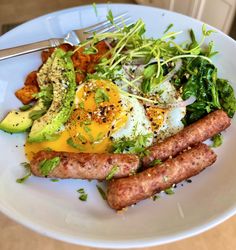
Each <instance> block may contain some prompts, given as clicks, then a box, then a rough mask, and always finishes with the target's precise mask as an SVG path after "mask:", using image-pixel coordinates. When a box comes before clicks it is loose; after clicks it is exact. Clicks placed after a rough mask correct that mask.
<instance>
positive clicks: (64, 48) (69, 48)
mask: <svg viewBox="0 0 236 250" xmlns="http://www.w3.org/2000/svg"><path fill="white" fill-rule="evenodd" d="M59 48H60V49H63V50H64V51H66V52H67V51H70V50H73V49H74V47H73V46H71V45H70V44H68V43H63V44H61V45H60V46H59Z"/></svg>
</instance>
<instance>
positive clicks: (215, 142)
mask: <svg viewBox="0 0 236 250" xmlns="http://www.w3.org/2000/svg"><path fill="white" fill-rule="evenodd" d="M211 140H212V141H213V144H212V147H214V148H217V147H219V146H220V145H221V144H222V143H223V136H222V135H221V134H217V135H215V136H213V137H212V138H211Z"/></svg>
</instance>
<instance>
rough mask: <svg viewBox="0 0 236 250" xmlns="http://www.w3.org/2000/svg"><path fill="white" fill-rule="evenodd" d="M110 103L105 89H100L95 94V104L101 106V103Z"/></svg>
mask: <svg viewBox="0 0 236 250" xmlns="http://www.w3.org/2000/svg"><path fill="white" fill-rule="evenodd" d="M106 101H109V96H108V94H107V92H106V91H105V90H104V89H101V88H98V89H97V90H96V92H95V102H96V104H99V103H101V102H106Z"/></svg>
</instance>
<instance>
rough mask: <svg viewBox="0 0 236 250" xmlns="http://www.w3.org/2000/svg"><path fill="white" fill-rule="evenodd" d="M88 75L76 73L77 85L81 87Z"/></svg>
mask: <svg viewBox="0 0 236 250" xmlns="http://www.w3.org/2000/svg"><path fill="white" fill-rule="evenodd" d="M85 77H86V74H85V73H83V72H78V73H76V83H77V84H78V85H79V84H80V83H81V82H83V80H84V79H85Z"/></svg>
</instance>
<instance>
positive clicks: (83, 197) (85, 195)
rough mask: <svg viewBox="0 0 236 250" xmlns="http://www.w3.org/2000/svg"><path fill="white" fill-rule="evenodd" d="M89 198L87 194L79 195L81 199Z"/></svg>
mask: <svg viewBox="0 0 236 250" xmlns="http://www.w3.org/2000/svg"><path fill="white" fill-rule="evenodd" d="M87 198H88V195H87V194H81V195H80V196H79V199H80V200H81V201H87Z"/></svg>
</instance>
